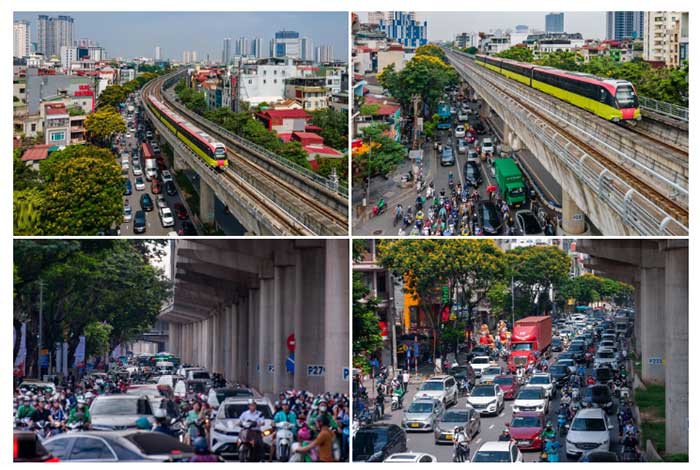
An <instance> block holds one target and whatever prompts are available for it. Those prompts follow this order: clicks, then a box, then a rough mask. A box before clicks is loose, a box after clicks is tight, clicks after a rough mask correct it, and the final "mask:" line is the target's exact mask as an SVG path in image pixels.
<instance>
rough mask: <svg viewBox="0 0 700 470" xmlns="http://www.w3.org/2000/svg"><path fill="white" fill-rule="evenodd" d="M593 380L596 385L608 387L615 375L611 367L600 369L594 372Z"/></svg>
mask: <svg viewBox="0 0 700 470" xmlns="http://www.w3.org/2000/svg"><path fill="white" fill-rule="evenodd" d="M593 378H594V379H595V381H596V383H599V384H603V385H607V384H608V383H610V382H612V381H613V379H614V378H615V374H613V371H612V369H610V368H609V367H598V368H597V369H594V370H593Z"/></svg>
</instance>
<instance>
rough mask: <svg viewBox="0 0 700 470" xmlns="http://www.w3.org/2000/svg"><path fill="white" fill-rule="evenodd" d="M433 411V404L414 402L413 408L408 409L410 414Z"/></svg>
mask: <svg viewBox="0 0 700 470" xmlns="http://www.w3.org/2000/svg"><path fill="white" fill-rule="evenodd" d="M431 411H433V405H432V403H426V402H420V401H414V402H413V403H411V406H409V407H408V412H409V413H430V412H431Z"/></svg>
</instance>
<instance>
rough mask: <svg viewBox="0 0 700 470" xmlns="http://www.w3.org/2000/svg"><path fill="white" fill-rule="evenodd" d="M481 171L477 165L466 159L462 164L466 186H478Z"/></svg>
mask: <svg viewBox="0 0 700 470" xmlns="http://www.w3.org/2000/svg"><path fill="white" fill-rule="evenodd" d="M481 181H482V180H481V171H479V165H477V164H476V162H474V161H468V162H466V163H465V164H464V183H465V184H466V185H467V186H472V187H474V188H478V187H479V185H480V184H481Z"/></svg>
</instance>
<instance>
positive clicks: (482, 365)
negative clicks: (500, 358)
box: [469, 356, 491, 377]
mask: <svg viewBox="0 0 700 470" xmlns="http://www.w3.org/2000/svg"><path fill="white" fill-rule="evenodd" d="M469 364H471V366H472V369H474V375H476V376H477V377H481V373H482V372H483V371H484V369H488V368H489V367H491V359H489V358H488V357H487V356H476V357H473V358H472V360H471V361H469Z"/></svg>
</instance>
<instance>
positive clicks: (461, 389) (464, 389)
mask: <svg viewBox="0 0 700 470" xmlns="http://www.w3.org/2000/svg"><path fill="white" fill-rule="evenodd" d="M457 390H458V393H459V396H460V397H466V396H467V395H468V394H469V384H468V383H467V380H466V379H459V381H458V382H457Z"/></svg>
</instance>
